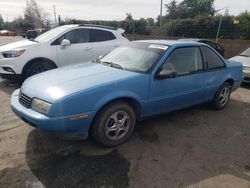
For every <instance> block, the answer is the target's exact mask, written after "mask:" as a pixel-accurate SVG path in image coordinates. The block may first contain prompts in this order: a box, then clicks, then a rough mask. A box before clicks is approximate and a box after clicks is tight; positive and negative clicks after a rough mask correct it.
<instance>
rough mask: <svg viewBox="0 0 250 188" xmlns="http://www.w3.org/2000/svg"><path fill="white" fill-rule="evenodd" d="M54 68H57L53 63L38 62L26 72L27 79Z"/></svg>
mask: <svg viewBox="0 0 250 188" xmlns="http://www.w3.org/2000/svg"><path fill="white" fill-rule="evenodd" d="M54 68H55V66H54V65H53V64H52V63H49V62H46V61H36V62H34V63H32V64H31V65H30V66H29V67H28V68H27V70H26V72H25V79H26V78H28V77H30V76H33V75H35V74H39V73H42V72H45V71H48V70H51V69H54Z"/></svg>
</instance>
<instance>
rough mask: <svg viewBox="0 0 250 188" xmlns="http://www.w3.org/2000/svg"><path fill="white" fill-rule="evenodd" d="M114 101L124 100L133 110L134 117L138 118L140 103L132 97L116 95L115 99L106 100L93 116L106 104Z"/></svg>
mask: <svg viewBox="0 0 250 188" xmlns="http://www.w3.org/2000/svg"><path fill="white" fill-rule="evenodd" d="M115 102H125V103H127V104H128V105H130V106H131V107H132V108H133V110H134V111H135V115H136V119H140V113H141V105H140V103H139V101H138V100H136V99H135V98H132V97H118V98H115V99H111V100H109V101H106V102H105V103H104V104H103V105H102V106H101V107H100V108H99V109H98V110H97V112H96V115H95V117H97V115H98V114H99V113H100V112H101V111H102V109H104V108H105V107H106V106H108V105H110V104H112V103H115Z"/></svg>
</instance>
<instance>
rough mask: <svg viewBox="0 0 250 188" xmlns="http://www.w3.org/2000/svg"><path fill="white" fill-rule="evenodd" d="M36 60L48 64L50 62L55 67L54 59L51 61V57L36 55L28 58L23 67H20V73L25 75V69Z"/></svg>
mask: <svg viewBox="0 0 250 188" xmlns="http://www.w3.org/2000/svg"><path fill="white" fill-rule="evenodd" d="M36 61H45V62H48V63H50V64H52V65H53V66H54V67H55V68H57V65H56V63H55V62H54V61H52V60H51V59H49V58H46V57H37V58H34V59H31V60H29V61H28V62H27V63H26V64H25V65H24V67H23V69H22V75H25V73H26V70H27V69H28V67H29V66H30V65H32V64H33V63H35V62H36Z"/></svg>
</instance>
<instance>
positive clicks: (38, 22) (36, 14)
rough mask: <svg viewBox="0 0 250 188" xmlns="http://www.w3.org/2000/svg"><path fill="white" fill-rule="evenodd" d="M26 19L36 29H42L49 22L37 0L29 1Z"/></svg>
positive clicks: (25, 14) (25, 12) (25, 13)
mask: <svg viewBox="0 0 250 188" xmlns="http://www.w3.org/2000/svg"><path fill="white" fill-rule="evenodd" d="M24 18H25V19H26V20H27V21H28V22H29V23H32V25H33V27H34V28H42V27H43V26H44V23H45V22H46V20H47V15H46V14H45V13H44V12H43V10H42V8H40V6H39V5H38V4H37V3H36V1H35V0H28V1H27V2H26V8H25V10H24Z"/></svg>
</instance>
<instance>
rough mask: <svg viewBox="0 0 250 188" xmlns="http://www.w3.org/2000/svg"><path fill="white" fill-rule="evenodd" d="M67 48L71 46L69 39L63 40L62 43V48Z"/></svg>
mask: <svg viewBox="0 0 250 188" xmlns="http://www.w3.org/2000/svg"><path fill="white" fill-rule="evenodd" d="M67 46H70V41H69V40H67V39H63V40H62V42H61V47H62V48H65V47H67Z"/></svg>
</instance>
